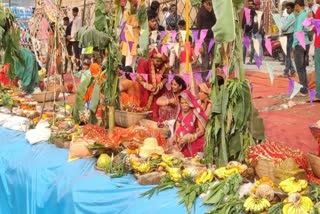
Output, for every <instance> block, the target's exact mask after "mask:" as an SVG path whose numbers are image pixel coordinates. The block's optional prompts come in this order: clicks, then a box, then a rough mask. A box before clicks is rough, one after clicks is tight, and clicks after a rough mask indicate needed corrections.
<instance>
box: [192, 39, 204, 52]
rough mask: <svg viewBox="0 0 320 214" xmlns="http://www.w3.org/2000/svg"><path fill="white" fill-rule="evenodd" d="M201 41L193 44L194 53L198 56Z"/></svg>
mask: <svg viewBox="0 0 320 214" xmlns="http://www.w3.org/2000/svg"><path fill="white" fill-rule="evenodd" d="M202 43H203V41H201V40H198V41H197V42H196V44H195V48H194V52H195V54H196V55H199V54H200V48H201V45H202Z"/></svg>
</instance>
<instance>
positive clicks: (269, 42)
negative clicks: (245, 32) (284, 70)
mask: <svg viewBox="0 0 320 214" xmlns="http://www.w3.org/2000/svg"><path fill="white" fill-rule="evenodd" d="M264 41H265V46H266V49H267V51H268V53H269V54H270V56H272V46H271V40H270V38H266V39H265V40H264Z"/></svg>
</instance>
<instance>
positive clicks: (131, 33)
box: [126, 25, 134, 37]
mask: <svg viewBox="0 0 320 214" xmlns="http://www.w3.org/2000/svg"><path fill="white" fill-rule="evenodd" d="M126 26H127V29H128V32H129V33H130V36H131V37H134V34H133V28H132V26H131V25H126Z"/></svg>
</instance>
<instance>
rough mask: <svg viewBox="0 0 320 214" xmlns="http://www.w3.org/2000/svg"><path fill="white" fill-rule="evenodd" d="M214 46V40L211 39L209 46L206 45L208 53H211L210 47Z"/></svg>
mask: <svg viewBox="0 0 320 214" xmlns="http://www.w3.org/2000/svg"><path fill="white" fill-rule="evenodd" d="M213 45H214V39H213V38H212V39H211V40H210V42H209V45H208V53H209V52H210V51H211V49H212V47H213Z"/></svg>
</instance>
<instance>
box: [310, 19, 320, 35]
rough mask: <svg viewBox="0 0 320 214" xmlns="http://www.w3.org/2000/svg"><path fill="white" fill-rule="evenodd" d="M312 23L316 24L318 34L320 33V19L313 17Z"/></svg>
mask: <svg viewBox="0 0 320 214" xmlns="http://www.w3.org/2000/svg"><path fill="white" fill-rule="evenodd" d="M311 23H312V24H313V25H314V27H315V28H316V31H317V35H318V36H319V35H320V19H312V20H311Z"/></svg>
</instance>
